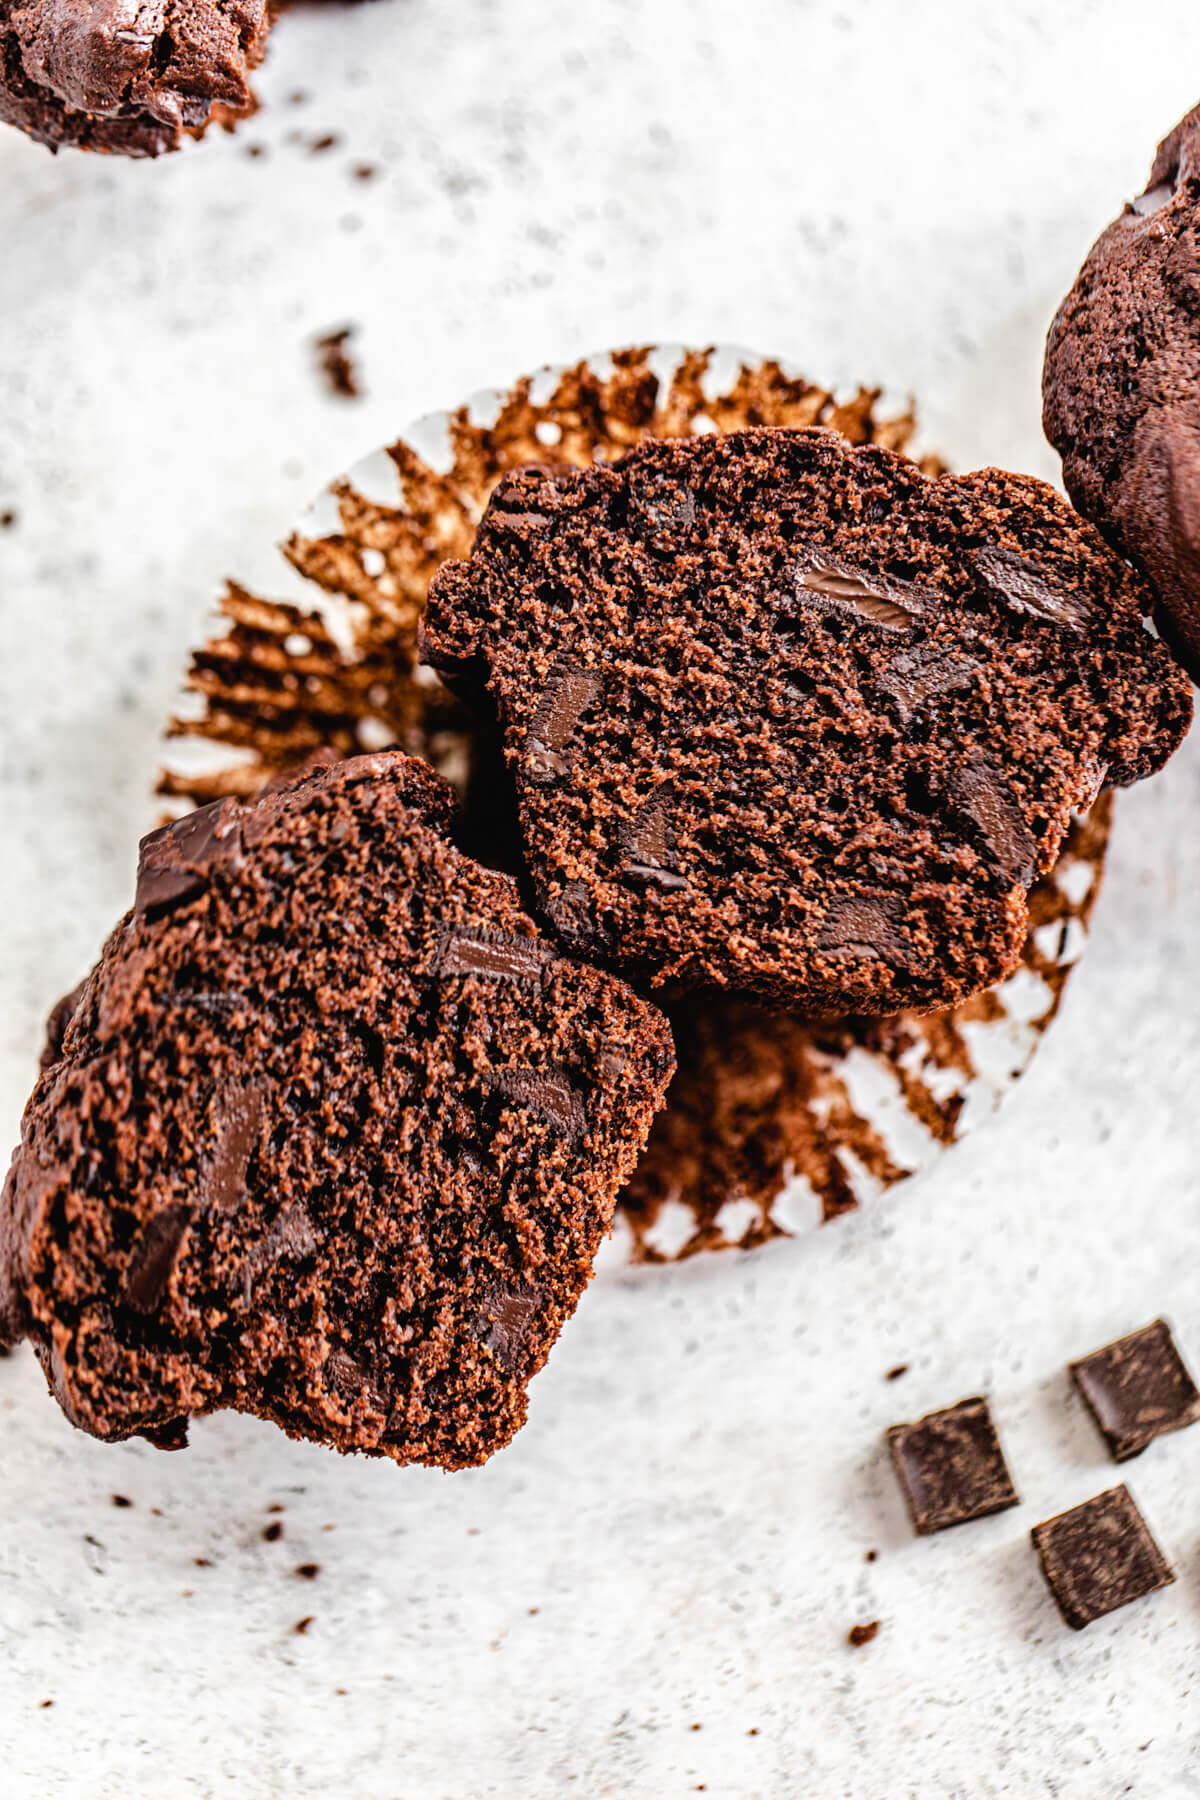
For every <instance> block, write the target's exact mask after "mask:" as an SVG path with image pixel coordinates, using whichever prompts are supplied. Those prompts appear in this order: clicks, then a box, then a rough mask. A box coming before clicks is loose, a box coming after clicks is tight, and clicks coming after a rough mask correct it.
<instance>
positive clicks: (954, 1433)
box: [887, 1396, 1019, 1537]
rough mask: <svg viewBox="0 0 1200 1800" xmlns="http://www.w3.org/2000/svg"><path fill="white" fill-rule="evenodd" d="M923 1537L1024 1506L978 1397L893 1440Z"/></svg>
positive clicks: (896, 1428) (900, 1431)
mask: <svg viewBox="0 0 1200 1800" xmlns="http://www.w3.org/2000/svg"><path fill="white" fill-rule="evenodd" d="M887 1436H888V1446H889V1448H890V1450H891V1453H892V1462H893V1464H894V1465H895V1469H896V1474H897V1475H898V1476H899V1478H900V1485H901V1487H902V1488H903V1489H904V1498H905V1500H906V1501H907V1502H908V1510H909V1513H910V1515H911V1517H912V1522H913V1529H914V1530H915V1531H916V1533H917V1535H918V1537H928V1536H929V1535H930V1534H931V1533H933V1532H935V1531H945V1530H946V1529H947V1527H948V1526H950V1525H963V1524H965V1523H966V1522H967V1521H968V1520H969V1519H983V1518H986V1517H987V1516H988V1514H989V1513H997V1512H1004V1511H1005V1510H1006V1509H1007V1508H1008V1507H1010V1506H1016V1505H1017V1504H1018V1500H1019V1496H1018V1494H1017V1490H1016V1488H1015V1487H1014V1486H1013V1482H1012V1476H1011V1475H1010V1474H1009V1472H1008V1465H1007V1463H1006V1462H1005V1460H1004V1452H1003V1450H1002V1449H1001V1448H1000V1440H999V1438H998V1437H997V1436H996V1428H995V1426H994V1425H993V1423H992V1415H991V1412H990V1410H989V1408H988V1403H987V1401H986V1400H985V1399H983V1398H982V1397H979V1396H976V1397H974V1398H972V1399H970V1400H960V1401H959V1402H958V1404H957V1406H948V1407H946V1408H945V1409H944V1410H943V1411H942V1412H933V1413H928V1414H927V1415H926V1416H925V1418H923V1419H918V1420H917V1422H916V1424H915V1425H893V1426H892V1428H891V1430H890V1431H889V1432H888V1434H887Z"/></svg>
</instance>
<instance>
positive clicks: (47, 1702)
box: [38, 1700, 54, 1712]
mask: <svg viewBox="0 0 1200 1800" xmlns="http://www.w3.org/2000/svg"><path fill="white" fill-rule="evenodd" d="M53 1705H54V1702H53V1700H40V1701H39V1702H38V1706H39V1709H40V1711H42V1712H45V1710H46V1708H47V1707H48V1706H53Z"/></svg>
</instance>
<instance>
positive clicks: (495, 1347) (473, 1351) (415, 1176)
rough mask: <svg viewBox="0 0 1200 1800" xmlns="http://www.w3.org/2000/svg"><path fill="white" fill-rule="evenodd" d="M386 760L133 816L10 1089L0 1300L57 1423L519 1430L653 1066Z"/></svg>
mask: <svg viewBox="0 0 1200 1800" xmlns="http://www.w3.org/2000/svg"><path fill="white" fill-rule="evenodd" d="M452 808H453V801H452V796H451V793H450V790H449V788H448V787H447V786H446V784H445V783H444V782H442V781H441V780H440V778H439V777H437V776H436V775H434V774H433V773H432V772H431V771H429V770H427V769H425V768H423V767H422V766H421V765H420V764H417V763H415V762H411V761H409V760H407V759H406V758H404V757H403V756H400V755H398V754H394V753H393V754H387V755H380V756H375V757H369V758H359V759H355V760H353V761H350V762H345V763H340V764H336V765H334V766H332V767H328V768H324V769H319V770H317V771H316V772H315V773H312V774H310V775H309V776H307V777H306V778H304V779H302V780H301V781H299V782H298V783H297V784H295V785H294V786H291V787H286V788H283V789H281V790H278V791H276V792H273V793H267V794H266V795H265V796H264V797H262V798H261V799H259V800H257V801H255V802H252V803H251V804H248V805H241V804H239V803H237V802H235V801H224V802H221V803H219V804H217V805H215V806H212V807H208V808H204V809H202V810H201V811H200V812H198V813H193V814H191V815H190V816H189V817H187V818H186V819H184V820H181V821H180V822H178V823H177V824H175V825H173V826H171V827H169V828H167V829H165V830H164V831H162V832H160V833H157V834H155V835H154V836H153V837H151V838H149V839H147V840H146V843H145V845H144V847H143V857H142V866H141V871H140V875H139V882H138V895H137V901H136V904H135V907H134V909H133V911H132V913H130V915H129V916H128V917H127V918H126V919H125V920H124V921H123V923H122V924H121V925H120V926H119V927H118V928H117V930H116V932H115V933H114V934H113V936H112V938H111V939H110V941H109V943H108V946H107V948H106V950H105V953H104V957H103V959H102V961H101V963H100V964H99V966H98V967H97V969H96V970H95V971H94V973H93V975H92V977H91V979H90V980H89V982H88V983H87V985H86V987H85V989H84V991H83V993H82V996H81V997H80V1000H79V1002H78V1005H77V1008H76V1010H75V1013H74V1016H73V1017H72V1019H71V1021H70V1023H69V1025H68V1026H67V1027H66V1031H65V1035H64V1036H63V1039H62V1043H61V1046H60V1053H59V1055H58V1058H57V1060H55V1061H53V1062H51V1064H50V1066H49V1067H48V1068H47V1069H46V1071H45V1072H44V1074H43V1077H42V1079H41V1082H40V1083H39V1086H38V1088H37V1089H36V1091H35V1093H34V1096H33V1099H32V1100H31V1102H30V1105H29V1107H28V1109H27V1113H26V1118H25V1124H24V1133H23V1138H22V1144H21V1148H20V1150H19V1151H18V1153H17V1156H16V1159H15V1161H14V1165H13V1169H12V1171H11V1174H10V1176H9V1180H8V1183H7V1186H6V1189H5V1193H4V1201H3V1208H2V1210H0V1315H3V1322H4V1324H5V1325H6V1327H7V1334H8V1335H9V1336H10V1337H14V1336H18V1335H22V1334H25V1335H28V1336H29V1337H31V1338H32V1340H33V1343H34V1346H35V1348H36V1349H37V1352H38V1355H39V1357H40V1358H41V1360H42V1363H43V1366H44V1368H45V1371H46V1374H47V1377H48V1379H49V1382H50V1385H51V1387H52V1389H53V1391H54V1393H55V1394H56V1396H57V1398H58V1399H59V1401H60V1404H61V1405H62V1406H63V1408H64V1410H65V1411H66V1412H67V1414H68V1416H69V1417H70V1418H71V1419H72V1420H73V1422H74V1423H75V1424H77V1425H79V1426H81V1427H82V1428H83V1429H85V1430H87V1431H90V1432H92V1433H93V1434H95V1435H96V1436H98V1437H102V1438H122V1437H127V1436H130V1435H131V1434H134V1433H141V1434H142V1435H144V1436H147V1437H150V1438H151V1439H152V1440H153V1441H155V1442H158V1443H160V1444H163V1445H164V1446H166V1447H171V1446H173V1445H174V1444H176V1443H179V1442H182V1441H183V1436H184V1431H185V1427H186V1421H187V1419H188V1417H189V1416H190V1415H192V1414H196V1413H206V1412H211V1411H214V1410H216V1409H217V1408H220V1407H234V1408H236V1409H238V1410H240V1411H245V1412H251V1413H256V1414H259V1415H261V1416H264V1417H267V1418H270V1419H273V1420H274V1421H275V1422H276V1423H277V1424H279V1425H281V1426H282V1427H283V1428H284V1429H285V1430H287V1431H289V1432H291V1433H292V1434H293V1435H297V1436H302V1437H308V1438H315V1439H317V1440H319V1441H322V1442H325V1443H328V1444H331V1445H333V1446H334V1447H336V1448H338V1449H340V1450H359V1451H365V1452H367V1453H369V1454H373V1455H380V1456H387V1457H391V1458H393V1459H394V1460H396V1461H398V1462H408V1461H418V1462H426V1463H437V1464H441V1465H443V1466H445V1467H449V1468H457V1467H464V1466H467V1465H470V1464H474V1463H478V1462H481V1461H483V1460H484V1459H485V1458H486V1457H487V1456H488V1455H490V1454H491V1453H492V1452H493V1451H494V1450H496V1449H498V1448H500V1447H501V1446H502V1445H503V1444H505V1443H506V1442H507V1441H508V1440H509V1439H510V1438H511V1437H512V1435H513V1433H514V1432H515V1431H516V1430H517V1429H518V1428H519V1427H520V1425H521V1424H522V1422H523V1420H524V1418H525V1412H526V1392H525V1389H526V1385H527V1383H528V1381H529V1379H530V1377H531V1376H532V1375H533V1374H535V1373H536V1371H537V1370H538V1369H539V1368H540V1367H541V1365H542V1363H543V1362H544V1360H545V1358H546V1356H547V1354H548V1353H549V1351H550V1349H551V1347H552V1345H553V1343H554V1341H555V1339H556V1338H557V1336H558V1334H559V1332H560V1330H561V1328H562V1326H563V1324H564V1322H565V1320H566V1319H567V1318H568V1317H569V1315H570V1313H571V1312H572V1311H573V1309H574V1307H575V1305H576V1303H577V1301H578V1299H579V1296H580V1294H581V1293H582V1291H583V1289H584V1287H585V1285H586V1284H587V1281H588V1279H589V1276H590V1273H591V1269H592V1263H593V1259H594V1257H595V1254H596V1251H597V1248H598V1246H599V1243H600V1241H601V1239H602V1238H603V1236H604V1235H605V1233H606V1232H607V1231H608V1229H609V1225H610V1222H611V1217H612V1209H613V1205H614V1202H615V1199H616V1196H617V1194H618V1192H619V1190H620V1188H621V1186H622V1184H623V1182H624V1181H625V1180H626V1179H627V1178H628V1176H629V1174H630V1173H631V1171H632V1168H633V1164H634V1162H635V1160H636V1157H637V1155H638V1153H639V1151H640V1149H641V1147H642V1145H643V1144H644V1142H645V1139H646V1134H647V1132H648V1129H649V1125H650V1121H651V1118H652V1117H653V1115H654V1112H655V1111H656V1109H657V1107H658V1106H659V1104H660V1103H661V1100H662V1096H663V1093H664V1090H665V1088H666V1085H667V1082H668V1080H669V1079H670V1075H671V1072H672V1068H673V1056H672V1051H671V1043H670V1034H669V1031H668V1028H667V1025H666V1022H665V1020H664V1019H663V1018H662V1017H661V1015H660V1014H659V1013H658V1012H657V1011H656V1010H655V1009H654V1008H653V1007H652V1006H650V1005H648V1004H647V1003H646V1002H644V1001H642V1000H640V999H639V998H638V997H637V996H636V995H634V994H633V993H632V992H631V991H630V990H629V989H628V988H626V987H625V986H624V985H623V984H622V983H620V982H619V981H617V980H614V979H613V978H612V977H611V976H609V975H606V974H603V973H600V972H597V971H594V970H592V969H589V968H582V967H579V966H577V965H575V964H573V963H572V962H570V961H568V960H566V959H564V958H563V957H562V956H561V955H560V954H559V953H558V952H557V951H556V949H555V948H554V946H553V945H551V944H549V943H548V942H546V941H545V940H544V939H543V938H541V937H540V936H539V935H538V934H537V931H536V929H535V927H534V926H533V924H532V923H531V921H530V920H529V919H528V918H527V917H526V916H525V915H524V913H523V912H522V911H521V909H520V906H519V903H518V900H517V895H516V890H515V888H514V886H513V883H512V882H511V880H510V879H509V878H508V877H506V876H503V875H498V874H495V873H493V872H491V871H487V870H484V869H481V868H479V867H478V866H477V865H476V864H474V863H472V862H470V861H469V860H468V859H467V858H465V857H463V856H462V855H461V854H460V853H459V852H458V851H457V850H456V849H455V848H454V847H453V845H452V843H451V842H450V840H449V837H448V836H447V833H446V827H447V824H448V822H449V820H450V816H451V813H452Z"/></svg>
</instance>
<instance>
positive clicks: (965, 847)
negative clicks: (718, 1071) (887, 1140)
mask: <svg viewBox="0 0 1200 1800" xmlns="http://www.w3.org/2000/svg"><path fill="white" fill-rule="evenodd" d="M1151 604H1152V596H1151V594H1150V592H1149V590H1148V589H1147V587H1146V586H1145V584H1144V583H1142V582H1141V581H1140V580H1139V579H1138V578H1137V577H1136V576H1135V575H1133V574H1132V573H1131V572H1130V571H1129V570H1128V569H1127V568H1126V567H1125V566H1124V564H1122V563H1121V561H1120V560H1119V559H1118V558H1117V557H1115V556H1114V555H1113V554H1112V553H1111V551H1109V550H1108V548H1107V547H1106V546H1105V544H1104V542H1103V540H1102V539H1101V538H1100V537H1099V535H1098V534H1097V533H1096V532H1095V531H1094V530H1093V529H1092V528H1091V527H1090V526H1088V525H1086V524H1085V523H1083V522H1082V521H1081V520H1079V519H1078V518H1077V517H1076V515H1075V514H1073V513H1072V512H1071V511H1070V509H1069V508H1068V507H1067V506H1066V505H1065V504H1064V503H1063V501H1062V500H1061V499H1059V498H1058V496H1056V495H1055V494H1054V493H1053V491H1052V490H1051V489H1049V488H1048V487H1047V486H1045V484H1044V483H1041V482H1038V481H1035V480H1033V479H1031V478H1029V477H1024V476H1018V475H1008V474H1003V473H1001V472H998V471H994V470H988V471H984V472H981V473H978V474H974V475H968V476H963V477H952V476H940V477H938V478H936V479H935V478H930V477H928V476H926V475H923V474H922V473H921V472H920V471H919V470H918V469H917V468H916V467H914V465H913V464H911V463H909V462H907V461H905V460H904V459H903V458H901V457H899V456H896V455H893V454H891V453H889V452H887V451H884V450H880V449H876V448H863V449H852V448H851V447H850V446H849V445H847V444H846V443H845V442H844V441H842V440H841V439H839V438H837V437H835V436H834V435H833V434H831V433H828V432H824V431H749V432H739V433H732V434H730V435H728V436H725V437H719V438H718V437H702V438H698V439H692V440H689V441H680V442H672V443H666V442H652V443H648V444H645V445H643V446H642V447H641V448H639V449H638V450H636V451H634V452H633V453H632V454H631V455H630V456H629V457H628V458H626V459H625V460H624V461H623V462H621V463H620V464H618V465H617V466H615V467H610V466H601V467H596V468H593V469H589V470H584V471H578V472H571V471H566V470H562V471H551V470H547V469H545V468H533V469H529V470H525V471H522V472H518V473H516V474H514V475H512V476H510V477H509V478H508V479H507V480H506V481H505V482H504V483H503V484H502V485H501V487H500V488H499V489H498V490H497V492H496V493H495V495H494V496H493V498H492V501H491V504H490V506H489V508H488V512H487V514H486V516H485V518H484V521H483V524H482V526H481V528H480V531H479V535H478V537H477V539H476V543H475V548H474V551H473V554H472V556H471V559H470V561H469V562H458V563H450V564H447V565H446V566H445V567H444V568H443V569H442V570H441V572H440V573H439V574H438V576H437V577H436V579H435V580H434V582H433V585H432V587H431V589H430V595H429V604H428V609H427V611H426V614H425V618H424V621H423V625H422V631H423V642H424V645H425V650H426V655H427V658H428V660H429V661H430V662H431V663H432V665H433V666H434V668H435V669H436V670H437V671H438V673H439V674H441V675H442V676H443V678H444V679H446V680H447V681H449V682H450V683H451V685H452V686H454V687H455V688H456V690H458V691H460V692H463V693H467V694H468V695H473V696H474V697H475V698H476V699H477V701H480V702H482V701H483V700H484V699H485V697H486V703H487V704H489V705H490V706H491V707H493V708H494V710H495V712H496V715H497V718H498V722H499V727H500V731H501V735H502V740H503V747H504V754H505V758H506V761H507V766H508V770H509V774H510V779H511V782H512V784H513V786H514V787H515V791H516V798H517V806H518V814H519V826H520V834H521V841H522V848H523V852H524V856H525V860H526V863H527V866H528V871H529V876H530V881H531V891H532V895H533V901H534V904H535V907H536V910H537V911H538V913H539V915H540V916H541V917H542V918H543V919H544V920H545V921H546V922H547V924H548V926H549V927H550V929H551V930H552V931H553V932H554V934H555V935H556V937H557V938H558V940H559V941H560V942H561V943H562V944H564V945H565V946H567V947H569V948H570V949H571V950H572V951H573V952H575V953H577V954H581V955H585V956H588V957H591V958H592V959H595V960H600V961H602V962H604V963H606V964H608V965H609V966H611V967H613V968H615V969H618V970H619V971H621V972H622V973H623V974H625V975H626V976H628V977H629V978H631V979H634V980H637V981H640V982H642V983H644V984H646V985H647V986H649V987H651V988H653V989H660V990H661V989H668V990H671V991H678V990H680V989H688V988H699V987H703V986H710V987H715V988H719V989H724V990H729V991H733V992H746V993H752V994H755V995H758V996H761V997H763V998H765V999H768V1000H770V1001H772V1002H774V1003H776V1004H782V1005H787V1006H790V1007H792V1008H795V1009H798V1010H800V1011H802V1012H804V1013H805V1014H806V1015H808V1016H809V1017H812V1018H828V1017H835V1016H840V1015H844V1014H846V1013H866V1014H890V1013H894V1012H897V1011H899V1010H901V1009H902V1008H906V1007H909V1008H916V1009H930V1008H933V1007H938V1006H946V1005H949V1004H953V1003H955V1002H957V1001H958V1000H961V999H962V998H964V997H965V996H967V995H970V994H972V993H976V992H978V991H980V990H981V989H983V988H986V987H989V986H991V985H992V984H993V983H995V982H997V981H999V980H1000V979H1002V978H1003V977H1004V976H1005V975H1006V974H1007V973H1009V972H1010V971H1011V969H1012V968H1013V967H1014V966H1015V964H1016V962H1017V960H1018V958H1019V955H1020V952H1021V947H1022V945H1023V943H1024V941H1025V938H1026V935H1027V931H1028V927H1029V912H1028V894H1029V890H1030V887H1031V886H1032V884H1033V882H1034V881H1035V879H1036V878H1037V876H1038V875H1039V874H1042V873H1045V872H1046V871H1047V870H1048V869H1049V868H1050V867H1051V865H1052V864H1053V862H1054V859H1055V857H1056V855H1057V854H1058V851H1059V848H1060V846H1061V844H1062V842H1063V838H1064V836H1065V834H1066V831H1067V829H1068V826H1069V823H1070V818H1071V814H1072V811H1073V810H1074V809H1075V808H1078V807H1086V806H1087V805H1089V804H1090V803H1091V801H1092V800H1093V799H1094V798H1095V796H1096V794H1097V792H1098V791H1099V790H1100V788H1101V787H1102V786H1103V785H1104V784H1105V783H1109V784H1114V783H1115V784H1125V783H1129V782H1132V781H1135V780H1138V779H1140V778H1141V777H1143V776H1146V775H1149V774H1151V773H1153V772H1154V771H1155V770H1156V769H1158V768H1159V767H1161V766H1162V764H1163V763H1164V762H1165V761H1166V760H1167V758H1168V757H1169V755H1170V754H1171V753H1172V751H1173V750H1174V749H1175V748H1176V746H1177V745H1178V743H1179V742H1180V740H1181V738H1182V737H1183V735H1184V733H1185V731H1186V729H1187V725H1188V722H1189V720H1190V716H1191V699H1190V693H1189V691H1188V687H1187V683H1186V681H1185V680H1184V678H1183V677H1182V675H1181V674H1180V672H1179V671H1178V670H1177V669H1176V668H1175V667H1174V665H1173V664H1172V662H1171V659H1170V657H1169V656H1168V654H1167V652H1166V650H1165V648H1164V646H1162V645H1161V644H1160V643H1158V642H1157V641H1156V640H1155V639H1154V638H1153V637H1152V636H1151V635H1150V633H1149V632H1148V631H1147V629H1146V628H1145V625H1144V622H1143V614H1145V613H1146V612H1148V611H1149V609H1150V606H1151Z"/></svg>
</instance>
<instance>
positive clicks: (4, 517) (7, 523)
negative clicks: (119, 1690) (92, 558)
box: [0, 506, 54, 1705]
mask: <svg viewBox="0 0 1200 1800" xmlns="http://www.w3.org/2000/svg"><path fill="white" fill-rule="evenodd" d="M16 522H17V515H16V513H15V512H14V511H13V509H12V507H11V506H6V507H5V509H4V511H3V512H0V531H11V530H12V528H13V526H14V525H15V524H16ZM50 1704H51V1705H53V1704H54V1702H53V1701H51V1703H50Z"/></svg>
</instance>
